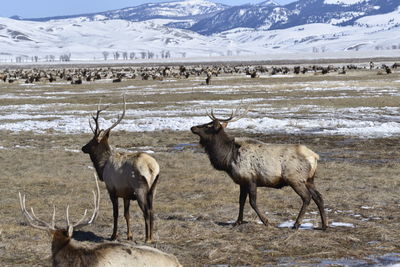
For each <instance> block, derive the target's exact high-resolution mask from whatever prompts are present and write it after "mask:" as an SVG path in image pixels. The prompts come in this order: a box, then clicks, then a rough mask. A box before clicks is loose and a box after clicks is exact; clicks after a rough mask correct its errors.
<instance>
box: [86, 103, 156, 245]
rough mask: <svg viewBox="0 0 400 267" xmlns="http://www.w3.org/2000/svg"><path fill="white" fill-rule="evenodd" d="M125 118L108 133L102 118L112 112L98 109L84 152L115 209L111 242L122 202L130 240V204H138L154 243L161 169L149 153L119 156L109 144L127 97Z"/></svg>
mask: <svg viewBox="0 0 400 267" xmlns="http://www.w3.org/2000/svg"><path fill="white" fill-rule="evenodd" d="M123 101H124V104H123V111H122V115H121V116H118V119H117V121H116V122H115V123H113V124H112V125H111V127H109V128H108V129H106V130H101V129H100V127H99V115H100V113H101V112H102V111H104V110H105V109H107V108H108V106H107V107H105V108H103V109H101V108H100V104H101V103H100V102H99V105H98V107H97V112H96V116H92V119H93V121H94V123H95V127H94V128H93V126H92V124H91V122H90V119H89V125H90V128H91V129H92V132H93V138H92V139H91V140H90V141H89V142H88V143H87V144H86V145H84V146H83V147H82V151H83V152H84V153H86V154H89V156H90V159H91V160H92V162H93V165H94V167H95V169H96V172H97V174H98V176H99V179H100V180H101V181H104V182H105V184H106V187H107V191H108V193H109V195H110V199H111V202H112V206H113V217H114V228H113V233H112V235H111V240H115V239H116V238H117V228H118V198H123V200H124V217H125V220H126V224H127V239H128V240H131V239H132V232H131V229H130V226H129V205H130V200H137V202H138V204H139V207H140V209H141V210H142V212H143V216H144V220H145V227H146V239H145V241H146V242H153V225H154V223H153V221H154V215H153V197H154V193H155V188H156V184H157V181H158V177H159V172H160V167H159V165H158V163H157V161H156V160H155V159H154V158H152V157H151V156H149V155H148V154H146V153H116V152H113V151H112V150H111V147H110V145H109V144H108V139H109V136H110V132H111V130H112V129H113V128H115V127H116V126H117V125H118V124H119V123H120V122H121V120H122V119H123V118H124V116H125V110H126V101H125V96H124V97H123Z"/></svg>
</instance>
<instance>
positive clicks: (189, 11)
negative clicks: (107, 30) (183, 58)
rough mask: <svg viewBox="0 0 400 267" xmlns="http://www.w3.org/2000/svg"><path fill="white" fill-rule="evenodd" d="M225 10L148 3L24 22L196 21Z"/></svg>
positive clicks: (201, 4)
mask: <svg viewBox="0 0 400 267" xmlns="http://www.w3.org/2000/svg"><path fill="white" fill-rule="evenodd" d="M226 8H228V6H226V5H223V4H217V3H214V2H210V1H207V0H183V1H173V2H165V3H149V4H143V5H139V6H134V7H127V8H122V9H116V10H111V11H105V12H99V13H91V14H80V15H71V16H58V17H46V18H31V19H24V20H31V21H50V20H60V19H71V18H78V17H80V18H83V19H86V20H89V21H93V20H113V19H122V20H128V21H145V20H150V19H198V18H204V17H208V16H210V15H212V14H215V13H216V12H219V11H222V10H224V9H226Z"/></svg>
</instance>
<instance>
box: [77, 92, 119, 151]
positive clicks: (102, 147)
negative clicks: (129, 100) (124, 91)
mask: <svg viewBox="0 0 400 267" xmlns="http://www.w3.org/2000/svg"><path fill="white" fill-rule="evenodd" d="M123 99H124V106H123V111H122V115H121V116H118V119H117V121H116V122H114V123H113V125H111V127H109V128H107V129H106V130H102V129H100V126H99V116H100V113H101V112H102V111H104V110H106V109H107V108H108V107H109V106H106V107H104V108H100V106H101V99H100V101H99V104H98V106H97V112H96V116H94V115H93V116H92V117H91V118H89V126H90V128H91V129H92V132H93V138H92V139H91V140H90V141H89V142H88V143H87V144H86V145H84V146H83V147H82V151H83V153H86V154H89V155H90V156H91V157H93V156H94V155H97V154H101V153H102V152H104V151H110V147H109V145H108V138H109V136H110V131H111V130H112V129H113V128H115V126H117V125H118V124H119V123H120V122H121V121H122V119H123V118H124V116H125V110H126V101H125V95H124V96H123ZM91 119H93V121H94V123H95V127H94V128H93V126H92V123H91Z"/></svg>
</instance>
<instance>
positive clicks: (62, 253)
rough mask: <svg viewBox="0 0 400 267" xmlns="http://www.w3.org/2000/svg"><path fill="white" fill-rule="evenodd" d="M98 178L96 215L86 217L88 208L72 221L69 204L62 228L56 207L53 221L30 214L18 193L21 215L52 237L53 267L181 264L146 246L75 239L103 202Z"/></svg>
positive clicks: (143, 266)
mask: <svg viewBox="0 0 400 267" xmlns="http://www.w3.org/2000/svg"><path fill="white" fill-rule="evenodd" d="M95 180H96V187H97V194H96V193H95V192H94V191H93V196H94V208H93V214H92V216H90V218H87V216H86V214H87V210H85V213H84V215H83V217H82V218H81V219H80V220H79V221H78V222H77V223H75V224H73V223H71V222H70V219H69V207H68V206H67V212H66V213H67V216H66V217H67V226H66V227H60V226H57V225H56V223H55V213H56V211H55V208H54V211H53V216H52V220H51V222H50V223H48V222H45V221H44V220H42V219H39V218H38V217H37V216H36V214H35V212H34V211H33V208H31V212H30V213H29V212H28V210H27V209H26V204H25V202H26V201H25V195H24V196H21V193H19V201H20V207H21V211H22V214H23V215H24V217H25V219H26V220H27V221H28V223H29V225H31V226H32V227H34V228H37V229H40V230H45V231H47V232H48V233H49V234H50V236H51V237H52V242H51V254H52V256H51V259H52V265H53V266H54V267H69V266H74V267H102V266H109V267H117V266H135V267H139V266H140V267H145V266H165V267H167V266H170V267H179V266H181V265H180V264H179V262H178V260H177V259H176V257H175V256H173V255H169V254H166V253H164V252H162V251H160V250H157V249H154V248H151V247H146V246H132V245H129V244H121V243H114V242H113V243H111V242H109V243H101V244H96V245H94V244H83V243H80V242H78V241H76V240H74V239H72V236H73V232H74V230H76V229H79V228H81V227H83V226H86V225H89V224H91V223H93V221H94V220H96V218H97V216H98V212H99V205H100V189H99V185H98V183H97V178H96V177H95Z"/></svg>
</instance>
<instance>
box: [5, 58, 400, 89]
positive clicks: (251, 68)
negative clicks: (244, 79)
mask: <svg viewBox="0 0 400 267" xmlns="http://www.w3.org/2000/svg"><path fill="white" fill-rule="evenodd" d="M398 66H400V64H399V63H394V64H393V65H391V66H390V67H389V66H386V65H384V64H383V65H381V66H376V67H375V66H372V67H371V66H370V65H368V66H367V65H365V64H364V65H354V64H349V65H342V66H334V65H303V66H294V67H287V66H268V67H267V66H265V65H243V64H218V65H217V64H214V65H207V64H204V65H191V66H189V65H188V66H159V67H154V66H151V67H150V66H149V67H144V66H138V67H103V68H88V67H82V68H79V67H78V68H60V69H58V68H40V69H39V68H32V69H5V70H1V71H0V81H2V82H8V83H13V82H25V83H37V82H55V81H58V82H69V83H71V84H82V83H85V82H95V81H98V80H110V81H112V82H121V81H123V80H132V79H141V80H163V79H166V78H174V79H187V78H189V77H191V76H196V77H199V76H206V77H207V80H206V83H207V84H209V83H210V82H211V77H212V76H218V75H219V74H233V73H235V74H243V75H248V76H250V77H251V78H256V77H259V75H260V74H266V73H268V74H269V75H276V74H289V73H294V74H306V73H313V74H327V73H332V72H340V73H342V74H344V73H345V72H343V70H354V69H366V68H367V67H368V69H371V70H375V69H378V70H379V69H381V70H386V72H388V71H389V70H390V69H392V70H393V71H394V70H395V69H396V68H397V67H398Z"/></svg>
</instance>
